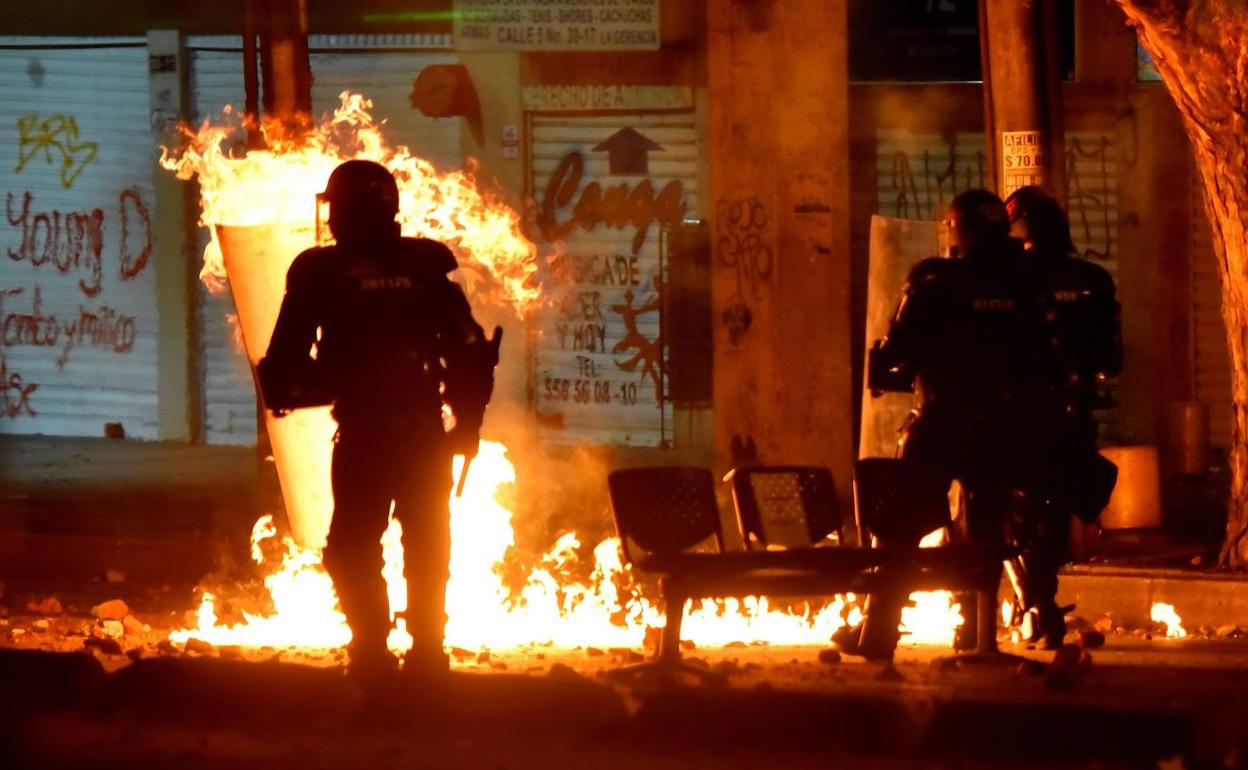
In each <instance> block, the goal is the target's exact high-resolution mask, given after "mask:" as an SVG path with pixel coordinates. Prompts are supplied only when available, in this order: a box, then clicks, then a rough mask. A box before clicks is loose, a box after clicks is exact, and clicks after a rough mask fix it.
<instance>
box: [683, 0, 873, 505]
mask: <svg viewBox="0 0 1248 770" xmlns="http://www.w3.org/2000/svg"><path fill="white" fill-rule="evenodd" d="M846 5H847V4H845V3H829V2H826V0H784V2H779V0H770V1H767V2H763V1H761V0H710V2H709V6H708V20H707V28H708V41H707V45H708V79H709V94H710V143H711V150H710V162H711V196H710V201H711V206H710V214H711V227H712V244H713V246H712V248H713V253H712V266H711V282H712V312H713V317H714V319H715V387H714V393H715V422H716V426H715V449H716V458H717V462H718V464H719V465H720V467H721V468H724V467H727V466H728V465H729V464H730V463H731V459H732V445H733V444H734V443H736V444H738V445H740V444H742V443H745V444H748V443H750V442H752V443H753V445H754V447H755V448H756V450H757V454H758V458H759V459H760V460H761V461H762V462H764V463H801V464H812V465H823V466H827V467H829V468H831V470H832V472H833V474H834V476H835V478H836V482H837V485H838V487H839V489H840V492H841V495H842V497H843V499H844V500H845V501H846V502H847V501H848V499H849V490H850V489H851V479H852V465H851V462H852V447H853V440H852V431H853V423H854V421H853V419H852V403H853V392H852V391H853V377H852V366H851V356H850V350H851V345H850V256H849V152H848V147H849V120H848V97H849V89H848V79H847V71H848V62H847V53H846V41H847V33H846V26H847V14H846ZM846 510H847V511H848V510H849V509H848V508H846Z"/></svg>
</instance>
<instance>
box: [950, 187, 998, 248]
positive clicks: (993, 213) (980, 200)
mask: <svg viewBox="0 0 1248 770" xmlns="http://www.w3.org/2000/svg"><path fill="white" fill-rule="evenodd" d="M949 215H950V219H951V222H950V225H951V227H952V229H953V232H952V233H951V236H952V237H953V238H954V239H956V241H957V243H958V245H959V247H960V248H961V250H962V251H964V252H969V251H971V250H972V249H974V248H975V247H976V246H978V245H989V244H1001V243H1005V242H1006V240H1007V239H1008V238H1009V237H1010V217H1009V214H1007V213H1006V210H1005V204H1004V203H1002V202H1001V199H1000V198H998V197H997V196H996V195H995V194H993V193H991V192H989V191H988V190H967V191H966V192H964V193H961V194H960V195H958V196H957V197H956V198H954V199H953V201H952V202H951V203H950V204H949Z"/></svg>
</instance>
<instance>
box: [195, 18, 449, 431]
mask: <svg viewBox="0 0 1248 770" xmlns="http://www.w3.org/2000/svg"><path fill="white" fill-rule="evenodd" d="M309 45H310V47H311V49H312V50H311V53H310V59H311V65H312V75H313V78H314V83H313V87H312V109H313V111H314V113H316V114H317V115H318V116H319V115H321V114H324V113H328V112H331V111H333V109H334V108H335V107H337V105H338V94H339V93H341V92H342V91H343V90H350V91H353V92H356V93H361V94H363V95H365V96H366V97H368V98H369V99H372V100H373V115H374V117H376V118H379V119H382V118H384V119H385V121H386V126H385V129H384V132H385V135H386V137H387V139H388V140H389V141H390V142H391V143H392V144H406V145H407V146H408V147H410V148H411V149H412V151H413V152H414V153H416V154H418V155H420V156H421V157H424V158H427V159H428V160H430V161H431V162H433V163H434V164H435V165H436V166H438V167H439V168H442V169H455V168H459V166H460V165H461V159H462V156H461V152H460V145H459V131H460V120H459V119H458V118H453V119H433V118H427V117H425V116H424V115H422V114H420V113H419V112H417V111H416V110H413V109H412V108H411V106H410V105H409V104H408V94H409V93H410V92H411V87H412V81H413V79H414V78H415V77H416V75H417V73H418V72H419V71H420V70H421V69H422V68H424V67H426V66H429V65H430V64H444V63H453V62H454V61H455V57H454V55H453V54H450V53H446V52H439V51H430V50H427V48H429V47H435V46H436V47H445V46H447V45H449V41H448V40H447V39H446V38H445V36H430V35H350V36H338V35H313V36H311V37H310V38H309ZM241 46H242V43H241V40H240V39H239V38H238V37H218V36H210V37H192V38H190V39H189V41H188V47H189V48H190V56H191V84H192V85H191V87H192V94H193V104H194V112H195V120H196V122H202V121H203V120H204V119H205V118H209V117H213V116H215V115H217V114H219V113H220V111H221V109H222V107H223V106H224V105H226V104H233V105H235V107H236V108H239V109H241V107H242V103H243V64H242V53H241ZM422 48H423V49H426V50H420V49H422ZM200 237H201V246H202V245H203V241H204V240H206V238H207V234H206V233H201V236H200ZM200 296H201V302H200V306H199V308H198V313H199V323H200V328H201V330H202V340H201V350H200V356H201V361H202V366H201V370H202V372H203V393H204V434H205V440H206V441H207V442H208V443H210V444H252V443H255V438H256V406H255V390H254V386H253V385H252V380H251V370H250V367H249V366H248V364H247V358H246V356H245V355H244V354H243V352H242V348H241V345H240V344H239V343H238V342H237V341H236V339H235V331H234V326H233V324H232V323H231V321H230V318H231V317H232V315H233V313H234V306H233V302H232V301H231V299H230V295H229V292H228V291H227V292H223V293H220V294H213V293H210V292H208V291H207V290H206V289H205V290H202V291H201V292H200Z"/></svg>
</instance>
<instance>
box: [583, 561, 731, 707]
mask: <svg viewBox="0 0 1248 770" xmlns="http://www.w3.org/2000/svg"><path fill="white" fill-rule="evenodd" d="M660 584H661V586H662V588H663V614H664V615H665V616H666V619H667V625H665V626H664V627H663V634H662V636H660V637H659V651H658V654H657V655H656V656H655V658H654V660H652V661H650V662H648V663H639V664H637V665H634V666H625V667H623V668H617V669H613V670H612V671H609V672H607V675H608V676H609V677H611V678H612V679H616V680H649V681H652V682H654V683H656V684H659V685H668V684H673V683H675V682H676V681H678V680H679V679H680V678H681V677H682V676H684V677H686V678H688V677H693V678H694V679H697V680H698V681H701V682H703V683H705V684H724V683H725V682H726V681H727V678H726V677H725V676H724V675H723V674H720V673H717V672H715V671H709V670H707V669H705V668H700V667H698V666H693V665H690V664H688V663H685V662H683V661H682V660H681V657H680V629H681V625H682V623H683V622H684V619H685V605H686V604H688V603H689V598H688V596H686V594H685V593H684V592H683V591H681V590H680V586H679V583H678V582H677V581H675V580H674V579H672V578H671V577H665V578H663V580H662V581H661V583H660Z"/></svg>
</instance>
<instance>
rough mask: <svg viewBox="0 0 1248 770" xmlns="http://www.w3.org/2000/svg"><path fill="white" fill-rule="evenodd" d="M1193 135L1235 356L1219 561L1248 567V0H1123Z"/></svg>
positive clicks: (1229, 346)
mask: <svg viewBox="0 0 1248 770" xmlns="http://www.w3.org/2000/svg"><path fill="white" fill-rule="evenodd" d="M1117 3H1118V4H1119V5H1120V6H1121V7H1122V9H1123V11H1124V12H1125V13H1126V15H1127V19H1128V21H1129V22H1130V23H1131V25H1132V26H1133V27H1135V29H1136V31H1137V32H1138V34H1139V37H1140V42H1141V43H1142V44H1143V46H1144V48H1145V49H1147V50H1148V52H1149V53H1150V54H1151V55H1152V57H1153V61H1154V62H1155V63H1156V65H1157V70H1158V72H1160V73H1161V77H1162V80H1163V81H1164V82H1165V84H1166V88H1167V89H1168V90H1169V91H1170V95H1171V96H1173V97H1174V101H1175V104H1176V105H1178V108H1179V112H1180V113H1181V114H1182V116H1183V122H1184V124H1185V125H1186V127H1187V133H1188V136H1189V138H1190V139H1191V142H1192V150H1193V153H1194V155H1195V158H1196V166H1197V169H1198V171H1199V173H1200V178H1201V181H1202V183H1203V186H1204V193H1205V211H1206V213H1207V214H1208V216H1209V223H1210V226H1211V229H1212V232H1213V244H1214V252H1215V254H1216V255H1217V260H1218V274H1219V276H1220V277H1221V281H1222V318H1223V320H1224V321H1225V323H1226V339H1227V347H1228V348H1229V350H1230V356H1231V397H1232V413H1233V415H1234V417H1233V420H1234V425H1233V426H1232V434H1231V457H1230V465H1231V494H1230V500H1229V501H1228V510H1227V514H1228V517H1227V527H1226V541H1225V542H1224V543H1223V546H1222V556H1221V562H1222V564H1224V565H1226V566H1230V567H1235V568H1239V569H1243V568H1245V567H1248V223H1246V222H1245V217H1248V0H1117Z"/></svg>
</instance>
